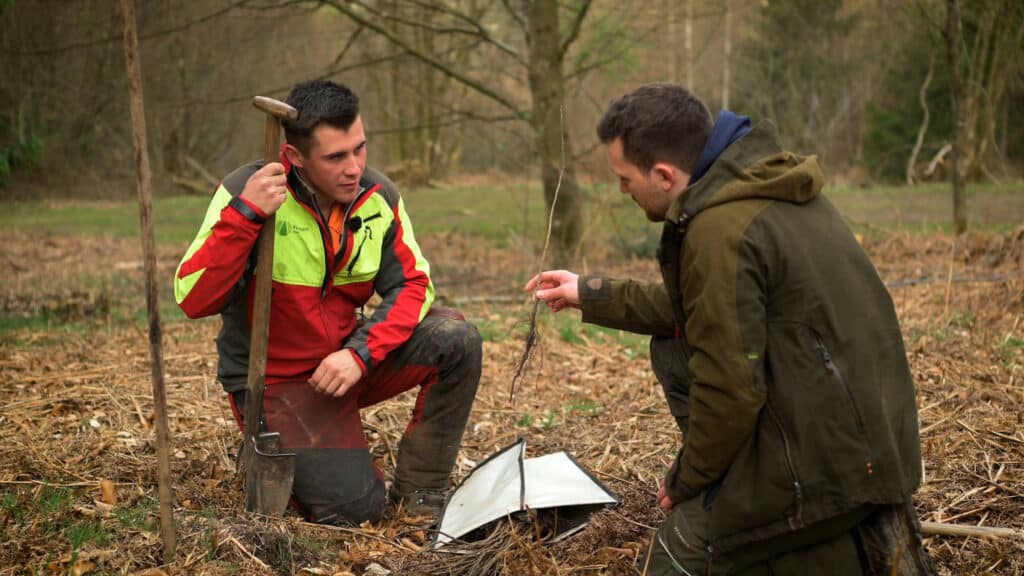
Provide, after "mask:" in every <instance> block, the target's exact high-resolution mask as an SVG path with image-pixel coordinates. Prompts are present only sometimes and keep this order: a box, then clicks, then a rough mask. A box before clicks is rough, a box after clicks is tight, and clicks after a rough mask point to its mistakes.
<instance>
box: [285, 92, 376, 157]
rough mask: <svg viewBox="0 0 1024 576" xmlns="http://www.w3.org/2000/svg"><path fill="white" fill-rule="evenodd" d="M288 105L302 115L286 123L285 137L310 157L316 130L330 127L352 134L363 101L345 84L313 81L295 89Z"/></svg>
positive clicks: (290, 93) (289, 95)
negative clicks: (321, 127) (351, 127)
mask: <svg viewBox="0 0 1024 576" xmlns="http://www.w3.org/2000/svg"><path fill="white" fill-rule="evenodd" d="M285 102H287V103H288V104H291V105H292V106H293V107H294V108H295V109H296V110H298V111H299V117H298V118H297V119H295V120H285V121H284V136H285V140H287V141H288V143H289V144H291V145H292V146H295V147H296V148H298V149H299V151H300V152H302V153H303V154H308V153H309V147H310V143H311V140H312V136H313V130H314V129H315V128H316V127H317V126H319V125H320V124H327V125H328V126H333V127H335V128H340V129H342V130H348V129H349V127H350V126H352V123H353V122H355V121H356V117H357V116H359V97H358V96H356V95H355V93H354V92H352V91H351V90H349V88H348V87H347V86H345V85H343V84H336V83H334V82H331V81H330V80H310V81H309V82H300V83H299V84H296V85H295V86H294V87H292V91H291V92H289V93H288V98H286V99H285Z"/></svg>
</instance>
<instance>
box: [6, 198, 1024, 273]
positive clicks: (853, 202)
mask: <svg viewBox="0 0 1024 576" xmlns="http://www.w3.org/2000/svg"><path fill="white" fill-rule="evenodd" d="M588 188H589V189H588V193H589V203H588V205H587V207H586V209H585V211H586V214H585V218H584V227H585V229H586V230H587V232H586V233H587V234H588V236H591V237H596V238H602V237H603V238H606V239H608V240H610V241H612V242H613V243H616V244H619V245H621V249H622V250H623V251H625V252H627V253H635V254H638V255H641V256H651V255H653V252H651V250H652V249H653V246H654V244H653V243H652V242H651V238H652V237H654V238H656V235H657V226H652V225H649V224H647V223H646V222H645V221H644V218H643V216H642V215H641V214H640V212H639V210H638V209H637V208H636V206H635V205H634V204H633V202H632V201H631V200H630V199H629V198H628V197H626V196H623V195H621V194H619V193H618V191H617V190H616V189H615V188H614V186H613V185H612V184H611V183H609V182H605V181H600V182H597V183H594V184H591V185H589V186H588ZM825 192H826V194H827V195H828V197H829V198H830V199H831V200H832V201H833V202H834V203H835V204H836V206H837V207H838V208H839V210H840V212H842V213H843V215H844V216H845V217H846V218H847V219H848V220H849V221H850V222H852V223H853V224H854V225H855V227H856V226H858V225H867V226H878V227H883V228H903V229H908V230H911V231H915V232H929V231H933V230H936V229H943V230H948V229H950V227H951V220H952V200H951V199H952V192H951V191H950V189H949V186H948V185H947V184H944V183H939V184H926V185H922V186H916V187H913V188H907V187H893V186H876V187H872V188H842V187H826V189H825ZM403 197H404V198H405V202H406V205H407V209H408V211H409V213H410V215H411V217H412V220H413V223H414V225H415V229H416V233H417V234H420V235H428V234H443V233H458V234H471V235H474V236H480V237H483V238H486V239H489V240H491V241H494V242H496V243H497V244H498V245H505V244H507V243H508V242H509V241H510V240H513V239H516V240H517V241H524V239H526V240H528V241H529V243H537V241H538V239H540V238H543V236H544V232H545V230H546V226H547V212H546V209H545V208H544V206H543V201H542V196H541V189H540V184H539V182H509V183H497V184H491V185H487V186H471V185H446V186H439V187H436V188H416V189H407V190H405V191H404V192H403ZM208 201H209V198H208V197H206V196H169V197H160V198H156V199H155V200H154V203H153V220H154V229H155V233H156V240H157V242H159V243H161V244H175V245H178V244H184V243H187V242H188V241H189V240H191V239H192V237H193V236H194V235H195V232H196V230H198V228H199V224H200V222H201V221H202V219H203V215H204V213H205V211H206V206H207V203H208ZM967 210H968V221H969V227H970V228H971V229H980V230H993V231H1004V230H1008V229H1012V228H1014V227H1016V226H1018V225H1019V224H1020V222H1021V221H1024V187H1022V185H1020V184H969V185H968V188H967ZM0 226H2V227H3V229H4V230H7V231H19V230H23V231H29V230H33V231H47V232H50V233H56V234H70V235H108V236H114V237H138V236H139V209H138V205H137V203H136V202H135V201H134V200H125V201H76V200H63V201H40V202H9V203H6V205H5V206H4V210H2V211H0ZM648 252H650V254H649V253H648Z"/></svg>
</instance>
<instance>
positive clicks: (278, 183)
mask: <svg viewBox="0 0 1024 576" xmlns="http://www.w3.org/2000/svg"><path fill="white" fill-rule="evenodd" d="M287 186H288V176H287V175H286V174H285V171H284V165H282V164H281V163H280V162H270V163H269V164H267V165H266V166H264V167H263V168H260V169H259V170H257V171H256V172H253V175H252V176H250V177H249V181H248V182H246V183H245V188H243V189H242V194H241V197H242V198H245V199H246V200H247V201H248V202H249V203H250V204H252V205H254V206H256V207H257V208H259V209H260V210H261V211H263V213H264V214H266V215H267V216H270V215H271V214H273V213H274V212H277V209H278V208H280V207H281V204H284V201H285V199H286V198H287V197H288V188H287Z"/></svg>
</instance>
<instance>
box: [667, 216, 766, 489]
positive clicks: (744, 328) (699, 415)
mask: <svg viewBox="0 0 1024 576" xmlns="http://www.w3.org/2000/svg"><path fill="white" fill-rule="evenodd" d="M695 224H696V223H695ZM723 228H726V227H724V226H720V225H719V224H718V223H714V224H711V225H709V226H705V227H703V228H699V227H697V226H696V225H695V226H694V227H693V228H692V229H691V231H690V233H689V234H688V236H687V239H686V244H687V246H688V248H684V252H683V257H682V271H681V272H682V274H681V279H680V282H681V284H682V285H681V292H682V295H683V308H684V310H685V312H686V340H687V342H688V344H689V345H690V348H691V350H692V356H691V358H690V361H689V367H690V372H691V374H692V376H693V381H692V383H691V386H690V424H689V429H688V431H687V433H686V438H685V440H686V443H685V447H684V449H683V450H682V451H681V452H680V453H679V456H678V457H677V460H676V463H675V464H674V465H673V467H672V470H671V471H670V473H669V476H668V478H667V491H668V494H669V495H670V496H671V498H672V501H673V502H676V503H678V502H681V501H683V500H687V499H689V498H692V497H694V496H696V495H697V494H699V493H700V492H701V491H702V490H704V489H705V488H707V487H708V486H710V485H711V484H712V483H714V482H715V481H717V480H719V479H720V478H721V477H722V476H724V475H725V473H726V471H727V470H728V469H729V465H730V464H731V463H732V461H733V460H734V459H735V457H736V454H737V453H738V452H739V450H740V449H741V447H742V446H743V444H744V443H745V442H747V441H748V439H749V438H750V436H751V435H752V434H753V433H754V430H755V429H756V426H757V419H758V416H759V414H760V411H761V408H762V407H763V406H764V403H765V401H766V398H767V392H766V388H765V383H764V357H765V349H766V334H767V324H766V322H767V320H766V313H765V309H766V294H767V292H766V288H765V279H764V277H763V274H762V270H763V267H762V266H761V265H760V264H759V263H758V262H759V260H760V259H759V258H758V257H757V256H756V250H757V249H756V247H755V246H754V244H753V243H752V242H750V241H749V239H747V238H745V237H744V230H743V229H742V227H739V226H731V227H727V229H725V230H723Z"/></svg>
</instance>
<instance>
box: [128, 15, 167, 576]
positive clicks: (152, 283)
mask: <svg viewBox="0 0 1024 576" xmlns="http://www.w3.org/2000/svg"><path fill="white" fill-rule="evenodd" d="M121 16H122V18H123V20H124V56H125V65H126V67H127V69H128V93H129V100H130V104H131V106H130V108H131V116H132V142H133V144H134V147H135V166H136V175H137V183H138V191H139V227H140V230H141V235H142V256H143V261H144V262H145V270H146V310H147V312H148V316H149V352H150V360H151V363H150V366H151V372H152V377H153V412H154V413H155V419H156V422H155V424H156V459H157V483H158V491H159V495H160V538H161V540H162V541H163V545H164V559H165V560H166V561H168V562H170V561H172V560H173V559H174V549H175V546H176V542H175V533H174V511H173V509H172V507H171V506H172V498H171V466H170V443H171V441H170V431H169V430H168V426H167V400H166V393H165V390H164V359H163V335H162V332H161V330H160V301H159V300H158V299H157V283H156V246H155V238H154V234H153V202H152V195H151V194H150V171H149V153H148V152H147V149H146V117H145V113H144V111H143V108H142V72H141V70H140V66H139V41H138V35H137V33H136V29H135V0H121Z"/></svg>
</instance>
